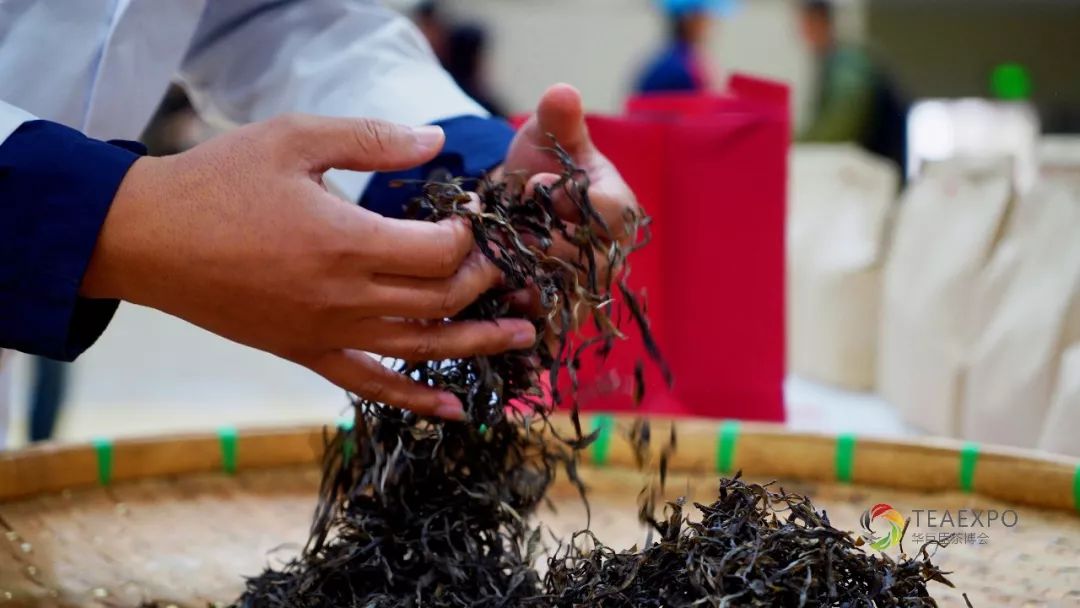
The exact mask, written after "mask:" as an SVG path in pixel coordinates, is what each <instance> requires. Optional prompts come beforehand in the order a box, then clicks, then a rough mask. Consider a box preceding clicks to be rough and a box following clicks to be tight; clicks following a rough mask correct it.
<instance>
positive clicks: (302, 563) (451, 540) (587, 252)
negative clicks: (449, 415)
mask: <svg viewBox="0 0 1080 608" xmlns="http://www.w3.org/2000/svg"><path fill="white" fill-rule="evenodd" d="M550 151H551V153H552V154H553V155H555V157H556V158H557V159H558V160H559V161H560V162H561V163H562V166H563V168H564V172H563V174H562V177H561V179H560V180H559V181H558V182H556V183H555V184H553V185H551V186H537V187H536V188H535V189H533V190H531V191H526V188H525V182H524V180H523V179H521V178H520V176H516V175H510V176H508V177H507V179H505V180H503V181H500V182H498V183H494V182H491V181H486V182H485V183H482V184H481V186H480V188H479V193H480V194H479V199H480V200H479V206H477V205H475V204H471V201H472V200H473V199H472V197H471V196H470V194H469V193H468V192H466V191H465V190H464V189H463V188H462V184H461V183H459V182H456V181H454V180H446V181H438V182H429V183H426V184H423V185H422V186H421V189H422V193H421V195H420V196H419V197H418V198H417V199H416V200H415V201H414V203H413V206H412V207H413V208H412V210H411V212H412V213H413V214H414V217H423V218H425V219H428V220H431V221H439V220H442V219H446V218H450V217H460V218H463V219H464V220H465V221H467V222H469V224H470V226H471V227H472V232H473V235H474V237H475V240H476V243H477V246H478V248H479V250H480V251H481V252H482V254H483V255H484V256H486V257H487V259H489V260H491V262H492V263H494V264H495V265H496V266H498V267H499V269H500V270H501V271H502V273H503V275H504V285H503V286H502V287H500V288H499V289H494V290H492V291H490V292H488V293H486V294H484V295H483V296H481V297H480V298H479V299H478V300H477V301H476V302H474V303H473V304H471V305H470V306H469V307H468V308H466V309H465V310H463V311H462V312H461V313H460V314H459V315H457V316H456V317H455V319H460V320H464V319H469V320H494V319H498V318H503V317H507V316H514V315H517V316H526V315H527V313H521V312H519V311H516V310H512V309H511V307H510V304H509V303H508V302H509V300H510V299H509V298H508V295H509V294H510V293H512V292H514V291H517V290H520V289H523V288H529V289H532V290H535V293H538V294H539V304H540V305H539V306H538V307H535V308H536V309H537V312H534V313H533V314H532V316H528V317H527V318H530V319H531V320H532V321H533V322H534V324H535V326H536V329H537V336H538V339H537V342H536V344H535V345H534V347H533V348H531V349H527V350H521V351H514V352H509V353H503V354H499V355H493V356H482V357H472V358H466V359H458V360H451V361H421V362H400V363H398V369H399V371H401V372H402V373H405V374H407V375H409V376H411V377H413V378H415V379H416V380H418V381H420V382H423V383H426V384H428V385H429V386H432V387H437V388H440V389H443V390H447V391H450V392H452V393H453V394H455V395H456V396H457V397H459V398H460V399H461V401H462V403H463V404H464V405H465V409H466V413H467V414H468V420H467V421H466V422H449V421H442V420H434V419H425V418H421V417H418V416H416V415H414V414H411V413H408V412H404V411H400V410H397V409H395V408H391V407H387V406H385V405H382V404H378V403H372V402H369V401H364V400H356V401H355V403H354V406H355V420H354V423H353V425H352V428H351V429H349V430H346V431H342V432H339V433H338V434H337V435H336V436H334V437H332V438H329V437H328V440H327V449H326V452H325V454H326V455H325V457H324V474H323V481H322V488H321V491H320V502H319V506H318V508H317V510H316V514H315V520H314V523H313V525H312V530H311V536H310V538H309V541H308V544H307V546H306V547H305V549H304V551H303V552H302V554H301V555H300V556H299V557H298V558H297V559H296V560H294V561H292V562H290V563H289V564H287V565H285V566H284V568H282V569H280V570H268V571H267V572H265V573H263V574H262V575H261V576H259V577H256V578H253V579H250V580H249V581H248V585H247V591H246V592H245V593H244V595H243V596H242V597H241V598H240V600H239V605H241V606H272V607H276V606H290V607H296V606H305V607H307V606H310V607H315V606H338V607H344V606H364V607H379V606H516V605H520V604H522V603H524V602H525V601H527V600H528V598H534V597H536V596H538V595H540V594H541V581H540V577H539V576H538V575H537V573H536V571H535V570H534V568H533V566H534V564H535V561H536V559H535V558H536V557H537V556H538V552H539V550H540V549H541V547H540V530H539V528H537V527H535V526H533V525H531V524H530V523H529V516H530V515H531V514H532V512H533V511H534V510H535V508H536V507H537V506H538V505H539V504H540V503H541V502H542V500H543V499H544V495H545V493H546V490H547V488H548V486H549V485H550V483H551V482H552V480H553V479H554V476H555V474H556V472H557V471H560V470H561V471H563V472H565V474H566V475H567V476H568V478H569V479H570V480H571V481H572V482H574V483H577V484H578V487H579V489H580V490H581V491H582V495H583V496H584V486H583V485H581V482H580V481H579V480H578V476H577V473H576V465H577V451H578V450H580V449H582V448H583V447H585V446H587V445H588V444H589V443H590V442H591V441H592V440H593V439H594V437H593V436H590V435H586V434H584V433H582V431H581V427H580V423H579V422H578V418H577V411H576V405H575V406H572V407H571V408H570V410H571V417H572V419H573V421H574V429H575V433H574V434H573V436H570V437H560V436H558V435H557V434H556V432H555V430H554V429H553V427H552V426H551V424H550V423H549V422H548V419H547V416H548V414H549V413H550V412H551V411H552V409H553V407H554V405H553V404H554V403H558V402H559V400H560V395H559V387H560V386H564V385H566V384H568V385H569V386H570V387H571V389H572V390H571V392H574V390H576V384H577V378H576V372H577V369H578V367H579V364H580V362H581V360H582V357H584V356H585V355H586V354H587V353H590V352H592V353H595V354H597V355H598V356H601V357H603V356H605V355H606V354H607V353H608V352H610V351H611V349H612V347H613V345H614V343H615V341H616V340H619V339H621V338H623V337H624V335H623V333H622V331H621V330H620V329H619V326H620V325H621V324H622V323H621V321H622V319H621V317H623V316H625V317H626V319H628V320H629V321H630V322H632V323H634V324H635V325H636V326H637V328H638V330H639V332H640V334H641V336H642V339H643V340H644V342H645V344H646V345H647V347H648V348H649V350H650V352H651V354H652V355H653V358H654V359H655V360H656V361H657V362H658V363H660V364H661V366H662V362H661V361H660V357H659V354H658V352H657V351H656V347H655V344H654V343H653V341H652V338H651V335H650V332H649V328H648V324H647V321H646V317H645V307H644V303H643V302H642V301H640V300H639V299H638V296H637V295H636V294H634V293H633V292H632V291H631V290H630V289H629V288H627V287H626V284H625V283H624V282H622V281H624V280H625V277H626V276H627V269H626V257H627V255H629V254H630V253H631V252H632V251H633V250H634V249H636V248H638V247H640V246H642V245H643V244H644V243H645V242H646V241H647V234H648V219H647V218H645V217H642V216H639V215H636V214H635V215H631V216H628V217H625V218H623V219H624V222H622V227H620V228H618V229H614V228H612V227H610V226H609V225H608V224H607V223H606V222H605V221H604V218H603V217H601V216H600V214H599V213H597V211H596V210H595V209H594V208H593V206H592V204H591V202H590V200H589V195H588V187H589V181H588V177H587V175H586V174H585V172H584V171H582V170H580V169H578V168H577V167H575V166H574V165H573V163H572V162H571V159H570V157H569V155H568V154H567V153H566V152H565V151H564V150H563V149H562V148H561V147H559V146H558V144H557V143H553V145H552V147H551V150H550ZM567 203H569V204H571V205H573V206H574V207H575V208H576V210H577V213H576V216H577V218H576V219H577V220H578V221H576V222H574V223H568V222H566V221H565V220H564V219H563V218H562V217H560V215H559V214H558V213H556V205H557V204H559V205H564V206H565V205H566V204H567ZM616 230H618V231H619V232H620V233H619V234H613V232H615V231H616ZM556 240H560V241H563V242H564V245H565V244H569V245H570V246H574V247H576V248H577V251H578V252H579V256H578V259H577V260H571V261H566V260H564V259H559V258H556V257H553V256H550V255H547V253H545V252H546V251H548V250H549V248H550V247H551V245H552V244H553V243H554V242H555V241H556ZM608 269H615V270H616V271H615V272H608ZM624 307H625V311H626V312H625V314H624V312H623V311H624ZM583 324H588V325H589V326H591V328H592V329H591V331H590V332H588V334H587V335H588V337H582V336H584V335H586V334H578V333H576V332H574V331H572V329H573V328H574V327H577V326H579V325H583ZM545 373H546V374H547V375H548V378H547V384H548V386H549V387H550V389H549V390H548V391H547V392H546V393H545V392H544V391H543V390H542V389H541V387H542V386H543V384H542V382H541V380H542V376H543V375H544V374H545ZM564 376H565V377H566V378H567V380H568V381H567V382H565V383H562V382H561V378H562V377H564ZM638 392H639V393H640V392H642V389H639V391H638ZM570 401H573V400H572V399H570Z"/></svg>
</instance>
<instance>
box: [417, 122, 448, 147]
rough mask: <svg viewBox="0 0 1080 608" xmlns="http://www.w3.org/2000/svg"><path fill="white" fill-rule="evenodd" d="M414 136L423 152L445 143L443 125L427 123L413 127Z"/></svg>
mask: <svg viewBox="0 0 1080 608" xmlns="http://www.w3.org/2000/svg"><path fill="white" fill-rule="evenodd" d="M413 137H415V138H416V147H417V149H419V150H420V151H421V152H427V151H429V150H431V149H432V148H441V147H442V143H443V137H444V136H443V130H442V127H437V126H435V125H425V126H423V127H415V128H414V129H413Z"/></svg>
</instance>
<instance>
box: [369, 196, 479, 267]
mask: <svg viewBox="0 0 1080 608" xmlns="http://www.w3.org/2000/svg"><path fill="white" fill-rule="evenodd" d="M469 200H470V202H469V203H468V204H466V205H465V206H464V207H465V208H466V209H469V210H471V211H473V212H478V211H479V210H480V203H479V198H478V197H477V196H476V194H475V193H469ZM368 213H369V214H371V216H374V217H367V218H366V220H367V221H368V222H371V225H370V228H369V229H368V230H367V231H366V233H365V238H364V243H363V254H364V256H365V259H366V261H368V262H369V263H370V264H371V266H370V267H373V268H375V269H376V270H378V271H379V272H380V273H382V274H396V275H402V276H409V277H424V278H446V277H450V276H453V275H454V273H455V272H457V270H458V268H459V267H460V266H461V264H462V262H464V261H465V258H466V257H468V255H469V252H470V251H472V250H473V247H474V244H475V243H476V238H475V236H474V235H473V232H472V226H471V225H470V224H469V222H468V220H466V219H464V218H461V217H450V218H447V219H444V220H441V221H439V222H428V221H422V220H400V219H392V218H387V217H382V216H379V215H377V214H374V213H371V212H368Z"/></svg>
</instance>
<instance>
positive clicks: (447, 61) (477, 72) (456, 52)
mask: <svg viewBox="0 0 1080 608" xmlns="http://www.w3.org/2000/svg"><path fill="white" fill-rule="evenodd" d="M445 52H446V55H445V57H443V58H442V63H443V67H444V68H446V71H447V72H449V73H450V75H451V76H453V77H454V81H455V82H457V84H458V86H459V87H461V90H463V91H465V93H466V94H467V95H468V96H469V97H472V98H473V100H475V101H476V102H477V103H479V104H480V105H481V106H483V107H484V109H485V110H487V111H488V112H490V113H491V114H493V115H495V116H507V113H506V109H505V107H504V106H503V104H502V102H501V101H499V98H498V96H497V95H496V94H495V93H493V92H492V89H491V86H490V84H489V80H488V77H487V69H486V65H487V53H488V34H487V30H486V29H484V27H483V26H481V25H479V24H475V23H466V24H462V25H458V26H455V27H454V28H453V29H451V30H450V35H449V37H447V40H446V51H445Z"/></svg>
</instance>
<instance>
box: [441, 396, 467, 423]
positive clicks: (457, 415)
mask: <svg viewBox="0 0 1080 608" xmlns="http://www.w3.org/2000/svg"><path fill="white" fill-rule="evenodd" d="M435 415H436V416H438V417H439V418H442V419H444V420H465V409H464V408H462V407H461V402H460V401H458V398H457V397H455V396H453V395H449V394H446V393H443V394H442V395H439V407H437V408H435Z"/></svg>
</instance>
